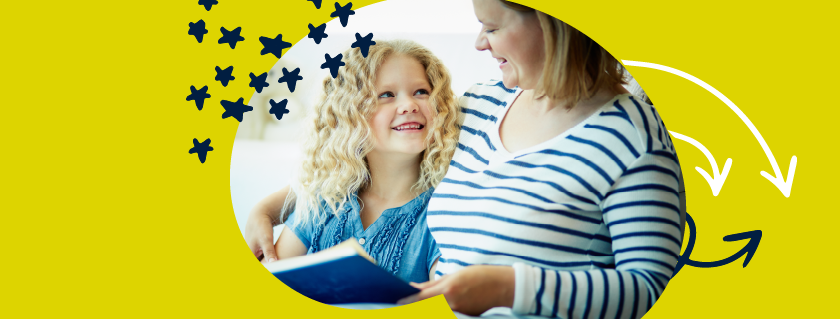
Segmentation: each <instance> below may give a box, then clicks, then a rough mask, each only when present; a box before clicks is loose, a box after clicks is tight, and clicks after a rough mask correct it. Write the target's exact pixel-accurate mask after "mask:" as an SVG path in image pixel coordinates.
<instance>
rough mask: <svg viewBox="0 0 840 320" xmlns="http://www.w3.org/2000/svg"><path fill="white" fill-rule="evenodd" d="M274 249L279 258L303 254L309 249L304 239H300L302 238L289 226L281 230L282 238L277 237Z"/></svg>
mask: <svg viewBox="0 0 840 320" xmlns="http://www.w3.org/2000/svg"><path fill="white" fill-rule="evenodd" d="M274 250H276V252H277V257H278V258H279V259H286V258H291V257H297V256H302V255H305V254H306V251H308V249H307V248H306V246H305V245H304V244H303V241H300V238H298V236H297V235H296V234H295V233H294V232H292V230H291V229H290V228H288V227H286V228H285V229H284V230H283V232H280V238H279V239H277V243H276V244H275V245H274Z"/></svg>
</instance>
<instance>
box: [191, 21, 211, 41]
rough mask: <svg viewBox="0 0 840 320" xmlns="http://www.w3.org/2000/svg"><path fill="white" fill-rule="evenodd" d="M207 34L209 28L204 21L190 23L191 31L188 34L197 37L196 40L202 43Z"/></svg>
mask: <svg viewBox="0 0 840 320" xmlns="http://www.w3.org/2000/svg"><path fill="white" fill-rule="evenodd" d="M207 32H208V31H207V28H205V27H204V20H198V22H190V31H187V34H188V35H191V36H195V40H198V43H201V41H204V35H205V34H207Z"/></svg>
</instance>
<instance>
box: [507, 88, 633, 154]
mask: <svg viewBox="0 0 840 320" xmlns="http://www.w3.org/2000/svg"><path fill="white" fill-rule="evenodd" d="M523 92H524V90H522V89H521V88H519V87H516V92H514V93H513V94H511V95H510V96H509V97H508V98H507V99H506V102H507V107H505V108H500V110H499V111H498V114H497V115H496V119H497V120H496V123H494V125H493V130H491V131H492V135H491V142H492V143H493V144H494V145H497V146H498V147H497V151H496V152H497V153H501V154H502V155H503V156H504V158H515V157H517V156H520V155H523V154H526V153H531V152H534V151H539V150H542V149H545V147H546V146H547V145H551V144H553V143H555V142H556V141H557V140H560V139H565V138H566V137H568V136H569V135H570V134H572V133H573V132H575V131H578V130H579V128H581V127H583V126H585V125H586V124H587V123H590V122H591V121H592V120H593V119H595V118H596V117H597V116H598V115H599V114H600V113H601V111H603V109H604V108H607V107H609V106H611V105H612V104H613V103H614V102H615V101H616V100H620V99H622V98H623V97H624V96H629V95H631V94H629V93H619V94H616V95H614V96H613V97H612V98H611V99H610V100H608V101H607V102H606V103H604V104H603V105H601V106H600V107H598V108H597V109H596V110H595V112H593V113H592V114H591V115H589V116H587V117H586V118H585V119H583V120H582V121H581V122H579V123H577V124H575V125H574V126H572V127H571V128H569V129H566V131H563V132H561V133H560V134H558V135H556V136H554V137H553V138H550V139H548V140H545V141H543V142H540V143H538V144H535V145H533V146H530V147H527V148H523V149H519V150H517V151H515V152H510V151H508V149H507V147H505V145H504V143H502V138H501V135H500V130H501V127H502V122H504V119H505V117H507V114H508V112H509V111H510V109H512V108H513V104H514V102H516V100H517V99H518V98H519V97H520V96H521V95H522V93H523Z"/></svg>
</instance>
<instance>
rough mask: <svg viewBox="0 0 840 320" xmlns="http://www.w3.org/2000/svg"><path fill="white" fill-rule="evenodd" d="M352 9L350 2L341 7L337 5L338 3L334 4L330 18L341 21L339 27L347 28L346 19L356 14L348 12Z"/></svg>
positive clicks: (351, 11)
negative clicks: (336, 18)
mask: <svg viewBox="0 0 840 320" xmlns="http://www.w3.org/2000/svg"><path fill="white" fill-rule="evenodd" d="M352 7H353V3H352V2H348V3H347V4H346V5H344V6H343V7H342V6H340V5H339V4H338V2H336V3H335V11H333V13H331V14H330V17H333V18H335V17H338V19H339V20H340V21H341V26H342V27H346V26H347V19H349V18H350V16H352V15H354V14H356V11H353V10H350V8H352Z"/></svg>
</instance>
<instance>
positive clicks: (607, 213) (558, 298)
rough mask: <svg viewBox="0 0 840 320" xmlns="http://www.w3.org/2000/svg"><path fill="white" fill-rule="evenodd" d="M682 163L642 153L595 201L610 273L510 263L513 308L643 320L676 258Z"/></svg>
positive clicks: (663, 155) (545, 313) (570, 315)
mask: <svg viewBox="0 0 840 320" xmlns="http://www.w3.org/2000/svg"><path fill="white" fill-rule="evenodd" d="M679 176H680V174H679V165H678V164H677V162H676V156H673V152H670V151H667V152H661V151H658V152H655V153H645V154H642V155H641V156H640V157H639V158H638V159H636V160H635V162H633V163H632V165H631V166H629V167H628V169H627V170H626V171H625V172H624V173H623V174H622V175H621V177H620V178H619V179H617V180H616V182H615V184H614V185H613V186H612V188H611V189H610V191H609V192H608V193H607V194H606V197H605V199H604V201H603V202H602V203H601V204H600V207H601V211H602V214H603V219H604V223H605V225H606V228H608V230H609V233H610V237H611V239H612V252H613V255H614V257H615V269H591V270H581V271H556V270H553V269H546V268H540V267H536V266H532V265H527V264H524V263H515V264H514V265H513V268H514V270H515V275H516V287H515V294H514V295H515V296H514V297H515V298H514V305H513V311H514V312H515V313H519V314H538V315H542V316H548V317H563V318H640V317H642V316H643V315H644V314H645V313H646V312H647V311H648V310H649V309H650V308H651V307H652V306H653V304H654V302H655V301H656V299H658V298H659V296H660V295H661V294H662V291H663V290H664V289H665V285H667V284H668V280H670V279H671V276H672V274H673V270H674V267H675V266H676V264H677V260H678V259H679V253H680V249H681V242H682V236H681V234H680V231H681V230H680V196H679V192H678V190H679Z"/></svg>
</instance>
